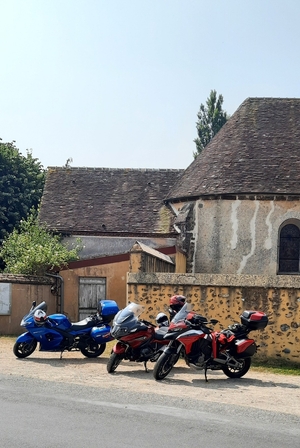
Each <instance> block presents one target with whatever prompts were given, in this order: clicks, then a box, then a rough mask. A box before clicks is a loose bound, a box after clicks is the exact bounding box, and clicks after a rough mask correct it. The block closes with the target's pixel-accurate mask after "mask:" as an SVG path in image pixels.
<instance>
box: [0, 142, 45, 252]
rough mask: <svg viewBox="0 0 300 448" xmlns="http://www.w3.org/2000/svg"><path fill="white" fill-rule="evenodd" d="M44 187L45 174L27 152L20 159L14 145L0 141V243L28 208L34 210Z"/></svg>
mask: <svg viewBox="0 0 300 448" xmlns="http://www.w3.org/2000/svg"><path fill="white" fill-rule="evenodd" d="M44 183H45V170H44V169H43V167H42V165H41V163H40V162H39V161H38V159H35V158H33V157H32V154H31V151H28V150H27V155H26V156H23V155H22V154H21V153H20V151H19V149H18V148H16V146H15V142H14V141H13V142H11V143H3V142H2V141H1V139H0V243H1V240H3V239H4V238H5V237H6V236H7V235H8V234H9V233H10V232H12V231H13V229H14V228H15V226H16V225H17V224H18V223H19V222H20V220H21V219H24V218H26V217H27V215H28V213H29V211H30V209H31V207H34V208H37V207H38V204H39V202H40V199H41V196H42V193H43V188H44Z"/></svg>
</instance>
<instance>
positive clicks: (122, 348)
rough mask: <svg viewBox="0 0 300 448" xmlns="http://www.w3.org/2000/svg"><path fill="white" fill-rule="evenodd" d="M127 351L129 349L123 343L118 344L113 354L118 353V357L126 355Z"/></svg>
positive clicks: (114, 347)
mask: <svg viewBox="0 0 300 448" xmlns="http://www.w3.org/2000/svg"><path fill="white" fill-rule="evenodd" d="M126 350H127V347H126V345H125V344H122V342H117V343H116V344H115V345H114V346H113V352H114V353H116V354H117V355H121V354H122V353H125V352H126Z"/></svg>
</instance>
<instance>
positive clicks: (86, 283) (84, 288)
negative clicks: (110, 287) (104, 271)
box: [79, 277, 106, 320]
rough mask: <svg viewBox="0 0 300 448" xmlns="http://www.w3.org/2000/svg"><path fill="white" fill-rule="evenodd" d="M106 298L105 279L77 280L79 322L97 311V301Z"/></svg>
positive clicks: (85, 278) (83, 278)
mask: <svg viewBox="0 0 300 448" xmlns="http://www.w3.org/2000/svg"><path fill="white" fill-rule="evenodd" d="M105 298H106V278H104V277H97V278H92V277H80V278H79V320H81V319H84V318H85V317H87V316H89V315H90V314H95V313H96V311H97V306H98V301H99V300H103V299H105Z"/></svg>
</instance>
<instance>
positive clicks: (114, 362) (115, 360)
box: [106, 352, 123, 373]
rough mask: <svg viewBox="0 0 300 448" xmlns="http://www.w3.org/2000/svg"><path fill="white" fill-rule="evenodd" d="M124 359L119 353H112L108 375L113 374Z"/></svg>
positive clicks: (108, 365) (108, 364)
mask: <svg viewBox="0 0 300 448" xmlns="http://www.w3.org/2000/svg"><path fill="white" fill-rule="evenodd" d="M122 359H123V356H122V355H119V354H118V353H114V352H113V353H112V354H111V355H110V357H109V360H108V363H107V366H106V369H107V371H108V373H113V372H114V371H115V370H116V368H117V367H118V365H119V364H120V363H121V361H122Z"/></svg>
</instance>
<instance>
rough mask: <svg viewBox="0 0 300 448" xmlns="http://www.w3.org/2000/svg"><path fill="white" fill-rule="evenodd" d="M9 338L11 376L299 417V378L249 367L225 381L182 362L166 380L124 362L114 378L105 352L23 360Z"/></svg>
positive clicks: (0, 352)
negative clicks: (206, 377) (238, 377)
mask: <svg viewBox="0 0 300 448" xmlns="http://www.w3.org/2000/svg"><path fill="white" fill-rule="evenodd" d="M13 344H14V339H13V338H8V337H0V373H1V374H4V375H12V376H13V377H16V378H17V377H28V378H39V379H41V380H44V381H54V382H57V383H59V382H67V383H69V384H79V385H85V386H90V387H99V385H101V388H105V389H112V390H116V388H117V389H121V390H122V389H130V390H132V391H134V392H139V391H140V392H143V393H151V394H159V395H160V396H166V397H167V396H173V397H174V396H177V397H180V396H181V397H183V398H184V397H185V398H189V397H190V398H191V399H193V400H195V399H197V397H199V400H200V399H201V401H208V402H216V403H223V404H236V405H239V406H245V407H248V408H249V407H252V408H256V409H262V410H266V411H273V412H280V413H286V414H292V415H295V416H299V417H300V376H296V375H295V376H294V375H279V374H270V373H261V372H257V371H255V369H250V371H249V372H248V373H247V374H246V375H245V377H243V378H240V379H230V378H227V377H226V376H225V375H224V374H223V372H221V371H215V372H213V371H208V382H207V383H206V382H205V379H204V373H203V371H200V372H194V371H192V370H191V369H189V368H188V367H187V366H186V365H185V363H184V361H183V360H180V361H179V362H178V363H177V364H176V366H175V367H174V369H173V371H172V372H171V373H170V374H169V376H168V377H167V378H166V379H164V380H163V381H155V380H154V378H153V375H152V369H153V367H154V365H153V364H151V363H149V364H148V368H149V372H145V370H144V366H143V364H142V363H133V362H128V361H124V362H123V363H122V364H121V365H120V366H119V367H118V368H117V370H116V372H115V373H113V374H108V373H107V371H106V364H107V357H108V355H107V352H108V351H106V352H105V353H104V354H103V355H102V356H101V357H100V358H97V359H87V358H85V357H84V356H83V355H82V354H81V353H80V352H70V353H69V352H65V353H64V354H63V357H62V359H60V353H44V352H39V351H38V350H36V351H35V352H34V353H33V354H32V355H31V356H29V357H28V358H26V359H18V358H16V357H15V355H14V354H13V351H12V348H13Z"/></svg>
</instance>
